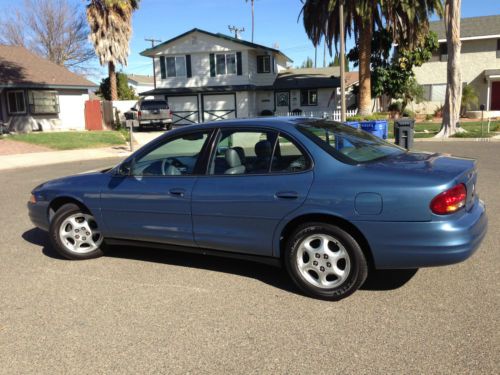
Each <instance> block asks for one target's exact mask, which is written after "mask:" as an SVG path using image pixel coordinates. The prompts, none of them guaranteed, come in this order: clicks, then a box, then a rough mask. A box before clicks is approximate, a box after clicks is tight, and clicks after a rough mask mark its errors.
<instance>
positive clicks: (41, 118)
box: [0, 45, 96, 132]
mask: <svg viewBox="0 0 500 375" xmlns="http://www.w3.org/2000/svg"><path fill="white" fill-rule="evenodd" d="M95 87H96V85H95V84H94V83H92V82H90V81H88V80H87V79H85V78H83V77H81V76H79V75H78V74H75V73H73V72H70V71H69V70H68V69H66V68H64V67H62V66H59V65H57V64H54V63H52V62H50V61H48V60H46V59H43V58H41V57H39V56H38V55H35V54H34V53H32V52H30V51H28V50H27V49H25V48H23V47H17V46H5V45H0V121H1V122H3V123H4V124H6V125H7V127H8V128H9V129H10V130H11V131H18V132H26V131H31V130H54V129H66V130H67V129H76V130H83V129H85V112H84V108H85V102H86V101H87V100H88V99H89V89H91V88H95Z"/></svg>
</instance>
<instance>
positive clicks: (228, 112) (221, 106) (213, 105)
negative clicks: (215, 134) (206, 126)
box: [202, 94, 236, 121]
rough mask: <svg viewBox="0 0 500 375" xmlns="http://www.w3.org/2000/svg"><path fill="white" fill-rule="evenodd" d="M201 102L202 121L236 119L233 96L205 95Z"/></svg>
mask: <svg viewBox="0 0 500 375" xmlns="http://www.w3.org/2000/svg"><path fill="white" fill-rule="evenodd" d="M202 100H203V121H214V120H225V119H228V118H235V117H236V95H235V94H210V95H208V94H205V95H202Z"/></svg>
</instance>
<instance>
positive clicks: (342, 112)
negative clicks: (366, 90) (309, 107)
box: [339, 1, 346, 122]
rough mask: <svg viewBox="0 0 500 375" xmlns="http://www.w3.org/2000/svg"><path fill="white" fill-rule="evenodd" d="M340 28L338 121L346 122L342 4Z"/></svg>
mask: <svg viewBox="0 0 500 375" xmlns="http://www.w3.org/2000/svg"><path fill="white" fill-rule="evenodd" d="M339 26H340V121H342V122H345V120H346V113H345V112H346V105H345V39H344V2H343V1H341V2H340V5H339Z"/></svg>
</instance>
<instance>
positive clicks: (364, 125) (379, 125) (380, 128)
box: [360, 120, 388, 139]
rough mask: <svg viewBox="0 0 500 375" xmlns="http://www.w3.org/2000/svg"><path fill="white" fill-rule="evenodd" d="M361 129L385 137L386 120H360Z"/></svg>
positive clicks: (386, 129) (386, 133)
mask: <svg viewBox="0 0 500 375" xmlns="http://www.w3.org/2000/svg"><path fill="white" fill-rule="evenodd" d="M360 126H361V129H363V130H364V131H367V132H368V133H371V134H373V135H374V136H376V137H379V138H382V139H387V135H388V124H387V120H375V121H361V123H360Z"/></svg>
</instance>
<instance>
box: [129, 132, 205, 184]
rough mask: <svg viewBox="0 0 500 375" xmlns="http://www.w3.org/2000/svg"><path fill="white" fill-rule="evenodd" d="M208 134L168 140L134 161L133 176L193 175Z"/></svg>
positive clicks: (189, 135) (187, 135)
mask: <svg viewBox="0 0 500 375" xmlns="http://www.w3.org/2000/svg"><path fill="white" fill-rule="evenodd" d="M208 135H209V132H208V131H205V132H197V133H191V134H186V135H182V136H180V137H177V138H174V139H170V140H168V141H167V142H165V143H163V144H161V145H159V146H158V147H156V148H155V149H153V150H151V151H150V152H148V153H147V154H145V155H143V156H141V157H140V158H139V159H137V160H135V162H134V163H133V167H132V175H134V176H182V175H190V174H193V172H194V168H195V166H196V162H197V161H198V157H199V156H200V153H201V150H202V149H203V145H204V144H205V142H206V141H207V138H208Z"/></svg>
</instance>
